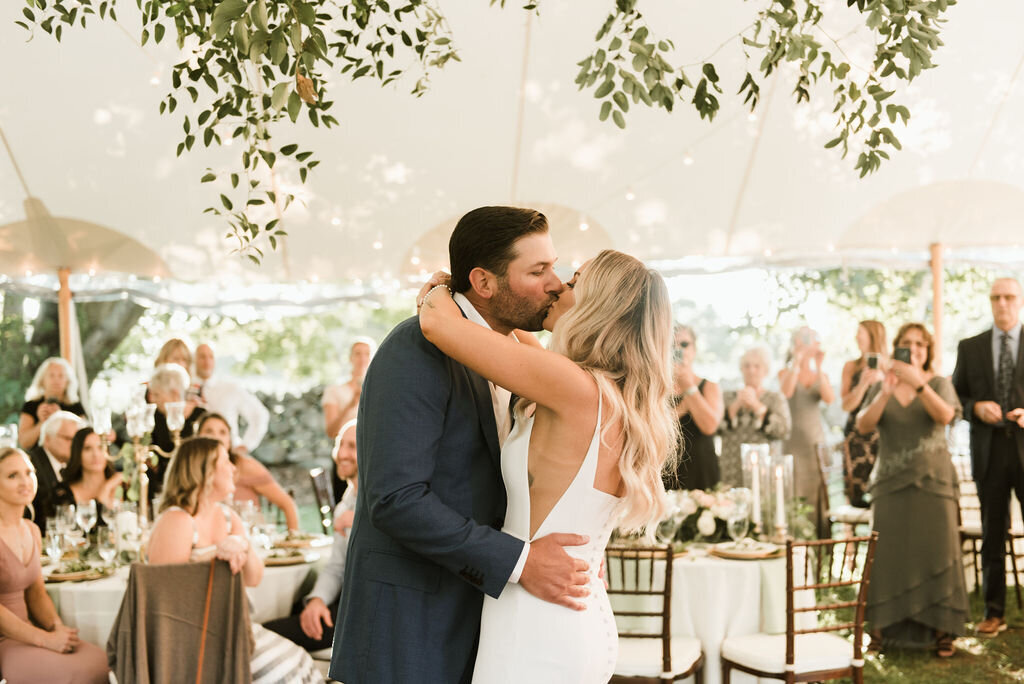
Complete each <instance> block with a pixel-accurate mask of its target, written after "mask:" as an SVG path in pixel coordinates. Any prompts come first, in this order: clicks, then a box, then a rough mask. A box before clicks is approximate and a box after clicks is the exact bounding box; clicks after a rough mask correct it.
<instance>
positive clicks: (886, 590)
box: [857, 323, 967, 657]
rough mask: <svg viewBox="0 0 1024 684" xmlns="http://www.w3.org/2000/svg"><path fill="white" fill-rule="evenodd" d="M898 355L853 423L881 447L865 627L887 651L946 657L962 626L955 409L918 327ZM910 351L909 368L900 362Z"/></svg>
mask: <svg viewBox="0 0 1024 684" xmlns="http://www.w3.org/2000/svg"><path fill="white" fill-rule="evenodd" d="M895 347H896V351H895V353H894V354H893V359H894V360H893V361H892V363H891V365H890V367H889V371H888V372H887V373H886V376H885V380H884V381H883V382H881V383H877V384H875V385H874V386H873V387H872V388H871V389H870V390H869V391H868V396H867V398H866V399H865V407H864V408H863V409H862V410H861V412H860V415H859V416H858V418H857V430H859V431H860V432H862V433H868V432H871V431H872V430H873V429H875V428H876V427H877V429H878V437H879V453H878V460H877V461H876V462H875V469H874V472H873V473H872V476H871V478H872V481H871V485H870V490H871V494H872V497H873V500H872V507H873V508H874V527H875V529H876V530H877V531H878V546H877V548H876V551H875V564H874V569H873V570H872V577H871V584H870V586H869V587H868V604H867V620H868V621H869V623H870V625H871V628H872V630H873V636H874V637H876V638H877V637H881V640H882V646H883V647H889V646H893V647H906V648H936V652H937V654H938V655H939V656H943V657H949V656H951V655H953V653H954V648H953V639H954V637H955V636H957V635H961V634H964V623H965V622H966V620H967V591H966V588H965V586H964V573H963V567H962V566H961V560H960V554H961V551H960V536H959V525H958V523H957V493H956V490H957V486H956V472H955V471H954V469H953V462H952V460H951V457H950V453H949V448H948V447H947V444H946V434H945V428H946V426H947V425H949V424H950V423H951V422H952V421H953V420H955V419H956V418H957V416H959V415H960V402H959V400H958V399H957V396H956V391H955V390H954V389H953V385H952V384H951V383H950V381H949V379H948V378H944V377H940V376H936V375H933V374H932V371H931V362H932V348H933V341H932V336H931V335H930V334H929V333H928V330H927V329H926V328H925V327H924V326H923V325H921V324H920V323H907V324H906V325H904V326H903V327H902V328H900V331H899V333H898V334H897V335H896V342H895ZM907 350H909V357H910V362H909V363H906V362H903V361H900V360H899V359H900V358H906V355H907V353H908V352H907Z"/></svg>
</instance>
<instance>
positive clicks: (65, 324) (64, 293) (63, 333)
mask: <svg viewBox="0 0 1024 684" xmlns="http://www.w3.org/2000/svg"><path fill="white" fill-rule="evenodd" d="M57 277H58V278H59V279H60V292H59V294H58V295H57V320H58V324H59V326H60V355H61V356H62V357H64V360H66V361H67V362H68V363H72V360H71V287H70V286H69V285H68V280H69V279H70V277H71V269H70V268H62V269H60V270H59V271H57Z"/></svg>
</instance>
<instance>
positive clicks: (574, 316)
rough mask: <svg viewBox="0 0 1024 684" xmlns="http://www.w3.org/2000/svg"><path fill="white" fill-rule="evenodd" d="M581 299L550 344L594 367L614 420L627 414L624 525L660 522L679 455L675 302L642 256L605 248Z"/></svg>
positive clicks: (581, 284)
mask: <svg viewBox="0 0 1024 684" xmlns="http://www.w3.org/2000/svg"><path fill="white" fill-rule="evenodd" d="M574 292H575V295H576V305H575V306H574V307H573V308H572V309H570V310H569V311H568V312H566V313H565V314H564V315H563V316H562V317H561V318H560V319H559V320H558V323H557V324H556V325H555V329H554V333H553V335H552V338H551V350H552V351H555V352H558V353H560V354H563V355H564V356H566V357H568V358H569V359H571V360H572V361H575V362H576V363H577V364H578V365H579V366H580V367H581V368H583V369H584V370H586V371H588V372H589V373H591V374H592V375H593V376H594V379H595V380H596V381H597V385H598V388H599V389H600V391H601V394H602V397H603V399H604V406H605V411H604V424H605V427H604V430H603V431H602V434H601V439H602V442H604V438H605V433H606V432H607V430H608V427H609V426H611V425H614V424H615V423H616V421H619V420H621V422H622V454H621V456H620V458H619V473H620V474H621V475H622V483H623V487H624V489H625V495H624V496H623V511H624V512H623V517H622V519H621V520H620V521H619V529H620V530H622V531H623V532H626V533H632V532H640V531H643V530H644V529H647V528H650V529H653V527H654V525H656V524H657V522H658V521H659V520H661V519H662V518H663V517H664V515H665V513H666V510H667V502H666V500H665V486H664V484H663V483H662V479H661V472H662V469H663V467H664V466H665V463H666V461H667V460H668V459H670V458H674V454H675V451H676V441H677V439H678V425H677V423H676V420H675V414H674V413H673V411H672V408H671V404H670V399H671V395H672V386H673V385H672V307H671V303H670V301H669V296H668V288H667V287H666V286H665V281H664V280H662V278H661V276H660V275H659V274H658V273H657V272H655V271H653V270H651V269H649V268H647V267H646V266H644V265H643V263H641V262H640V261H639V260H637V259H635V258H633V257H631V256H629V255H628V254H623V253H622V252H616V251H614V250H604V251H603V252H601V253H600V254H598V255H597V257H595V258H594V260H593V261H591V262H590V265H589V266H587V268H586V270H585V271H584V272H583V273H582V274H581V275H580V277H579V280H578V281H577V283H576V287H575V290H574Z"/></svg>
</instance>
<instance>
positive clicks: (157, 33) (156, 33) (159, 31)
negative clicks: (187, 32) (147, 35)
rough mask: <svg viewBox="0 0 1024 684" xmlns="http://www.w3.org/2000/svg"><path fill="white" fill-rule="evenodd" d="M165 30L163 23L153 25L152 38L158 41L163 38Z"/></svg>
mask: <svg viewBox="0 0 1024 684" xmlns="http://www.w3.org/2000/svg"><path fill="white" fill-rule="evenodd" d="M166 30H167V29H165V28H164V25H163V24H157V25H156V26H155V27H153V40H155V41H156V42H158V43H159V42H160V41H161V40H163V39H164V32H165V31H166Z"/></svg>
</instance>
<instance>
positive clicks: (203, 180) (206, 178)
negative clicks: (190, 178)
mask: <svg viewBox="0 0 1024 684" xmlns="http://www.w3.org/2000/svg"><path fill="white" fill-rule="evenodd" d="M215 180H217V174H215V173H208V174H206V175H205V176H203V177H202V178H201V179H199V182H200V183H209V182H210V181H215Z"/></svg>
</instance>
